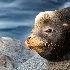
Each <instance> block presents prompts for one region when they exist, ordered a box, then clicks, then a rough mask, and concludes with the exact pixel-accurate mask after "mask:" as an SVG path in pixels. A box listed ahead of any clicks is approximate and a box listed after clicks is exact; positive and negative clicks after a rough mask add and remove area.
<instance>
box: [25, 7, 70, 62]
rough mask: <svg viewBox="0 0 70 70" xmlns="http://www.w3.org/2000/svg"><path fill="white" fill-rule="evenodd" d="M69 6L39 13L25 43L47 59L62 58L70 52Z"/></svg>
mask: <svg viewBox="0 0 70 70" xmlns="http://www.w3.org/2000/svg"><path fill="white" fill-rule="evenodd" d="M69 13H70V8H65V9H62V10H56V11H46V12H41V13H39V14H38V15H37V16H36V18H35V25H34V28H33V29H32V32H31V35H30V36H29V37H28V38H27V40H26V41H25V45H26V46H27V47H28V48H30V49H34V50H35V51H36V52H38V53H39V54H40V55H41V56H42V57H44V58H46V59H48V60H53V61H54V60H63V59H64V55H65V54H67V53H68V52H70V15H69Z"/></svg>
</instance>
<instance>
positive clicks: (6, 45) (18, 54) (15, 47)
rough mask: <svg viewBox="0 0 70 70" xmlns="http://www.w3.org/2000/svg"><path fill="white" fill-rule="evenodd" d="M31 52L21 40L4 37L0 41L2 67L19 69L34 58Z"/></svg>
mask: <svg viewBox="0 0 70 70" xmlns="http://www.w3.org/2000/svg"><path fill="white" fill-rule="evenodd" d="M30 53H31V51H30V50H28V49H26V48H25V47H24V45H23V43H22V42H21V41H19V40H16V39H13V38H10V37H2V38H1V39H0V67H1V70H2V69H4V68H10V69H13V68H17V67H19V66H20V65H21V64H22V63H23V62H25V61H26V60H28V59H29V58H31V57H32V54H30Z"/></svg>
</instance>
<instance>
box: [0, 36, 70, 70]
mask: <svg viewBox="0 0 70 70" xmlns="http://www.w3.org/2000/svg"><path fill="white" fill-rule="evenodd" d="M68 56H70V55H68ZM68 56H67V57H68ZM0 70H70V60H64V61H60V62H50V61H47V60H46V59H44V58H42V57H41V56H40V55H39V54H38V53H36V52H35V51H33V50H32V51H31V50H27V49H26V48H25V47H24V46H23V43H22V42H21V41H19V40H16V39H13V38H10V37H3V38H1V39H0Z"/></svg>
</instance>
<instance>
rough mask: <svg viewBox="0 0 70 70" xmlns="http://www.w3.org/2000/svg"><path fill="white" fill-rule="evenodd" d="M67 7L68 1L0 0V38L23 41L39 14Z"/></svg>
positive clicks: (69, 2)
mask: <svg viewBox="0 0 70 70" xmlns="http://www.w3.org/2000/svg"><path fill="white" fill-rule="evenodd" d="M68 6H70V1H69V0H0V38H1V37H3V36H6V37H7V36H9V37H13V38H16V39H19V40H21V41H25V39H26V38H27V36H28V35H29V34H30V32H31V29H32V28H33V25H34V19H35V16H36V15H37V14H38V13H39V12H42V11H49V10H56V9H62V8H65V7H68Z"/></svg>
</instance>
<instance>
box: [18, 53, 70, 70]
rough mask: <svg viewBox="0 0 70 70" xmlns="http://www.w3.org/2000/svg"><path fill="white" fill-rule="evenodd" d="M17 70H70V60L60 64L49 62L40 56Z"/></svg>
mask: <svg viewBox="0 0 70 70" xmlns="http://www.w3.org/2000/svg"><path fill="white" fill-rule="evenodd" d="M17 70H70V60H64V61H60V62H52V61H47V60H46V59H44V58H42V57H41V56H40V55H39V54H37V53H36V54H35V56H33V57H32V58H31V59H29V60H28V61H26V62H25V63H23V64H22V65H21V66H20V67H19V68H18V69H17Z"/></svg>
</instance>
